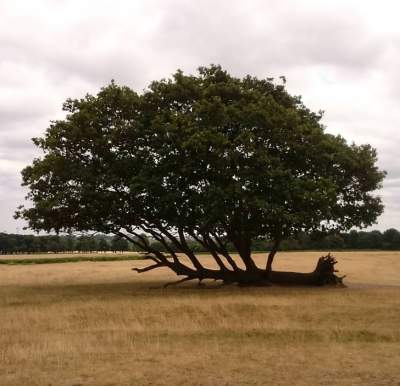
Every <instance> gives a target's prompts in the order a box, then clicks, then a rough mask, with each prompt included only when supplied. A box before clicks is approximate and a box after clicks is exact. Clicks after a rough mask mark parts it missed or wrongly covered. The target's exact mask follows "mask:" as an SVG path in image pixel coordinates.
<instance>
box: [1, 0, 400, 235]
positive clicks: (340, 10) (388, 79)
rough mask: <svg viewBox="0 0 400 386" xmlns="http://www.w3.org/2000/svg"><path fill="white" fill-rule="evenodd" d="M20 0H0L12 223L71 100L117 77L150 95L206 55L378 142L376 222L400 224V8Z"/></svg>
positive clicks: (4, 189)
mask: <svg viewBox="0 0 400 386" xmlns="http://www.w3.org/2000/svg"><path fill="white" fill-rule="evenodd" d="M17 3H18V2H15V1H11V0H9V1H7V0H4V1H1V2H0V14H1V15H2V24H1V25H0V52H1V55H0V86H1V87H0V188H1V189H0V212H1V213H3V220H2V221H4V224H6V225H4V226H5V227H8V228H10V229H12V228H13V227H14V228H15V226H16V225H15V222H14V220H12V219H11V216H12V213H13V211H14V208H15V207H16V206H17V205H19V204H20V203H21V202H22V200H23V196H24V193H23V189H21V188H20V186H19V184H20V175H19V170H20V168H21V167H22V165H26V164H29V163H30V162H31V160H32V158H33V157H35V156H37V155H38V154H39V153H38V150H37V149H35V147H34V146H33V144H32V143H31V141H30V138H31V137H34V136H38V135H40V134H41V133H43V132H44V130H45V129H46V127H48V125H49V121H50V120H51V119H58V118H62V116H63V113H62V111H61V105H62V103H63V101H64V100H65V99H66V98H68V97H81V96H83V95H84V94H85V93H87V92H89V93H96V92H97V91H98V89H99V88H100V87H101V86H104V85H105V84H107V83H108V82H109V81H110V80H111V79H115V80H116V81H117V82H118V83H121V84H126V85H128V86H131V87H132V88H134V89H136V90H137V91H141V90H142V89H143V88H144V87H146V86H147V85H148V84H149V82H150V81H151V80H153V79H159V78H162V77H168V76H169V75H170V74H171V73H173V72H174V71H175V70H176V69H177V68H181V69H182V70H184V71H186V72H194V71H195V70H196V68H197V67H198V66H200V65H207V64H209V63H220V64H221V65H223V66H224V67H225V68H226V69H227V70H228V71H230V72H232V73H234V74H235V75H238V76H242V75H244V74H247V73H250V74H253V75H256V76H259V77H266V76H279V75H286V77H287V79H288V88H289V91H290V92H292V93H295V94H301V95H303V96H304V98H303V99H304V101H305V104H306V105H307V106H309V107H310V108H311V109H313V110H318V109H324V110H326V111H327V114H326V117H325V120H324V123H325V124H326V125H327V130H328V131H329V132H333V133H341V134H342V135H343V136H344V137H345V138H347V139H349V140H350V141H351V140H355V141H356V142H357V143H364V142H368V143H371V144H372V145H373V146H374V147H376V148H377V149H378V157H379V165H380V167H381V168H383V169H385V170H387V172H388V175H387V178H386V181H385V183H384V188H383V190H382V192H381V195H382V197H383V199H384V202H385V205H386V211H385V214H384V215H383V216H382V217H381V218H380V219H379V224H378V226H379V227H380V228H382V229H383V228H385V227H386V226H389V225H390V226H395V224H396V221H397V218H399V215H400V209H399V203H400V198H399V194H400V192H399V189H398V181H399V178H400V163H399V162H398V161H397V158H398V157H397V153H398V150H397V142H398V141H399V139H400V138H399V134H398V122H399V121H400V113H398V98H399V97H400V93H399V92H398V87H397V85H398V83H399V81H400V77H399V75H398V74H399V72H398V67H399V63H400V54H399V52H398V50H397V48H396V47H397V45H398V44H397V42H399V41H400V33H399V31H400V29H399V28H398V27H397V24H396V23H397V21H396V18H395V17H393V18H390V16H391V15H396V14H397V13H398V10H397V9H396V5H390V6H389V7H388V8H389V9H384V8H383V7H381V6H378V5H379V4H378V5H372V4H369V3H368V4H366V3H365V4H364V3H363V4H360V3H359V2H357V1H356V0H353V1H344V0H337V1H335V2H319V1H307V2H305V1H296V0H293V1H290V2H282V1H277V0H273V1H268V2H265V1H262V0H248V1H246V2H244V1H241V0H230V1H228V0H226V1H225V0H224V1H217V2H216V1H212V0H199V1H187V0H165V1H160V0H149V1H146V2H134V1H124V0H120V1H117V2H115V1H111V0H99V1H97V2H96V6H93V4H92V3H91V2H82V1H78V0H63V1H57V2H54V1H37V2H25V3H24V4H23V6H22V7H21V6H20V5H18V4H17ZM393 4H395V3H393ZM388 20H390V22H391V23H392V24H393V25H392V26H390V25H389V24H390V22H389V21H388ZM379 23H381V24H379ZM12 192H14V194H13V193H12ZM4 216H6V217H7V216H8V217H7V219H4V218H5V217H4ZM9 217H10V218H9ZM397 227H399V225H397ZM1 228H2V226H1V225H0V230H1Z"/></svg>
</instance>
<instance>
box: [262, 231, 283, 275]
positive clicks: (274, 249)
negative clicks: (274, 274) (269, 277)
mask: <svg viewBox="0 0 400 386" xmlns="http://www.w3.org/2000/svg"><path fill="white" fill-rule="evenodd" d="M280 243H281V240H280V239H276V240H275V241H274V244H273V246H272V249H271V251H270V252H269V254H268V260H267V265H266V267H265V269H266V271H267V272H271V271H272V263H273V261H274V257H275V254H276V252H278V248H279V245H280Z"/></svg>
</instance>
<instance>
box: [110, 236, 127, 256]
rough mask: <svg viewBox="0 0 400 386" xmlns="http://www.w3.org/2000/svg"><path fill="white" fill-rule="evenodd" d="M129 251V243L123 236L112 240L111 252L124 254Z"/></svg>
mask: <svg viewBox="0 0 400 386" xmlns="http://www.w3.org/2000/svg"><path fill="white" fill-rule="evenodd" d="M128 249H129V244H128V241H126V239H125V238H122V237H121V236H115V237H113V238H112V240H111V250H112V251H113V252H118V251H119V252H123V251H127V250H128Z"/></svg>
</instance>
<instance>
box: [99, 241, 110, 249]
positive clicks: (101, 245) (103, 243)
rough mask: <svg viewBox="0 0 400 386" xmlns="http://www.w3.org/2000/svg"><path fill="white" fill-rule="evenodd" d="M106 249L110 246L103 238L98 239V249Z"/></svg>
mask: <svg viewBox="0 0 400 386" xmlns="http://www.w3.org/2000/svg"><path fill="white" fill-rule="evenodd" d="M108 250H110V246H109V245H108V243H107V241H106V240H105V239H104V238H101V239H100V240H99V251H102V252H105V251H108Z"/></svg>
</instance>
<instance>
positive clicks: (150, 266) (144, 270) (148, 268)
mask: <svg viewBox="0 0 400 386" xmlns="http://www.w3.org/2000/svg"><path fill="white" fill-rule="evenodd" d="M160 267H165V265H164V264H153V265H149V266H148V267H145V268H132V271H136V272H138V273H142V272H147V271H151V270H153V269H156V268H160Z"/></svg>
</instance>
